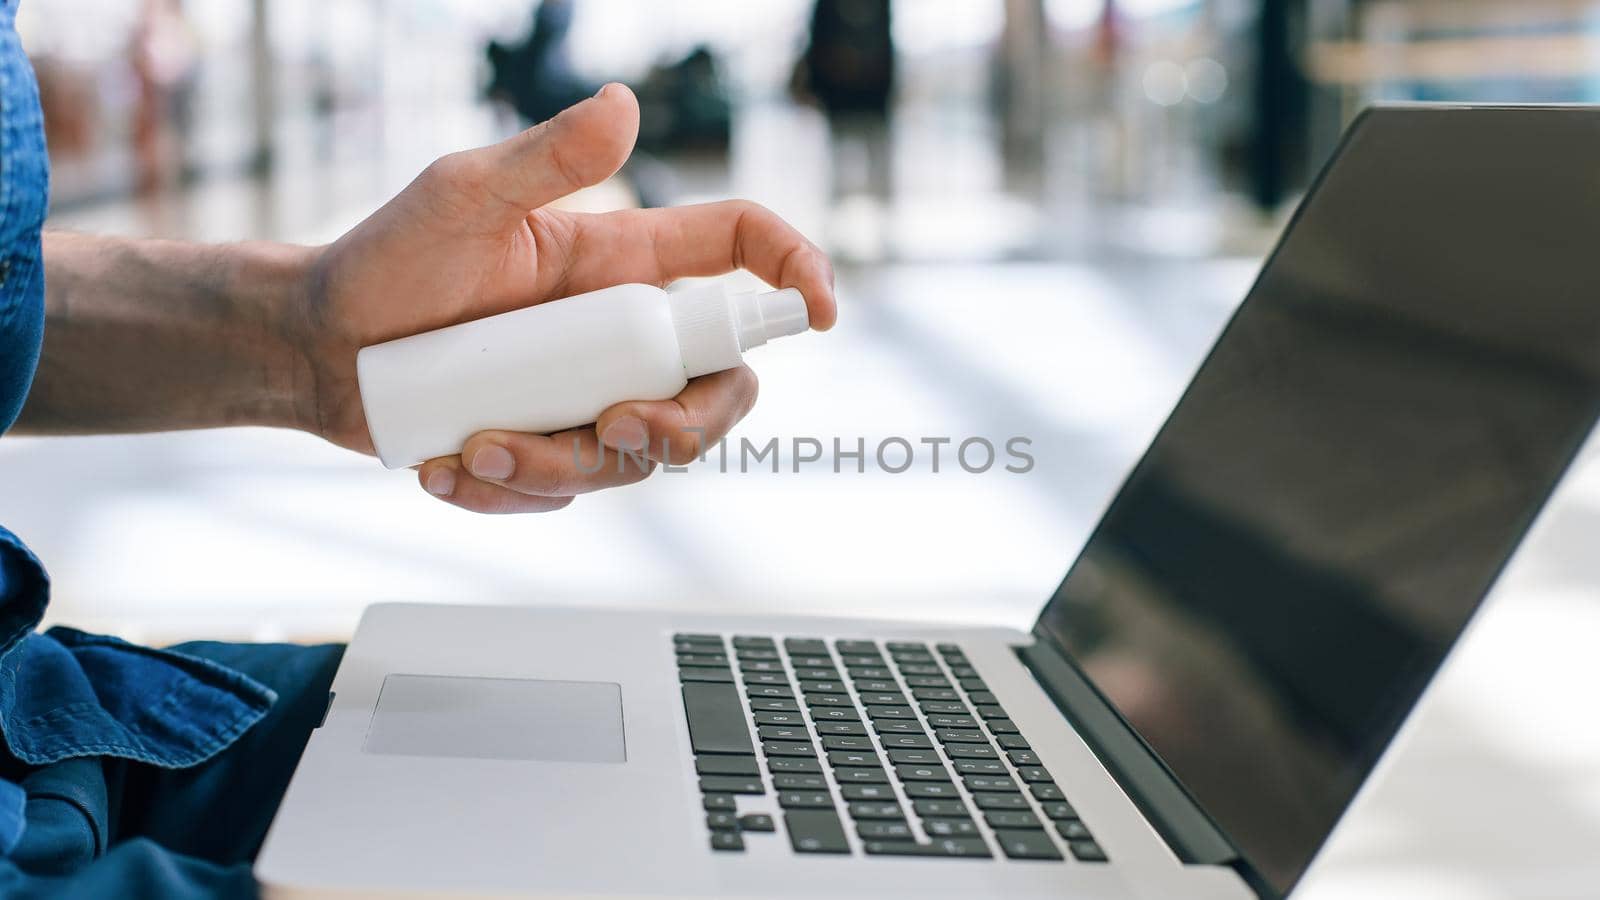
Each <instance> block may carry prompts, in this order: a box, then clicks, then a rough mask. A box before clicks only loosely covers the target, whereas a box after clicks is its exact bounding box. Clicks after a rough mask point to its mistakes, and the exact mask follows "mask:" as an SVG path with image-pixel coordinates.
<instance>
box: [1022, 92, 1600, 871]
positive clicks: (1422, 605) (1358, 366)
mask: <svg viewBox="0 0 1600 900" xmlns="http://www.w3.org/2000/svg"><path fill="white" fill-rule="evenodd" d="M1597 410H1600V115H1597V114H1596V113H1594V112H1584V111H1571V110H1565V111H1562V110H1473V111H1451V110H1425V111H1424V110H1409V111H1380V112H1378V113H1375V114H1373V115H1371V116H1369V117H1368V118H1367V119H1365V120H1364V122H1363V124H1362V125H1361V126H1359V127H1358V129H1357V131H1356V132H1355V134H1354V135H1353V136H1352V138H1351V140H1350V141H1349V143H1348V144H1347V147H1346V150H1345V152H1344V154H1343V155H1342V156H1341V157H1340V160H1339V161H1338V162H1337V163H1336V164H1335V165H1334V167H1333V169H1332V170H1331V171H1330V172H1329V173H1327V175H1326V176H1325V178H1324V181H1323V185H1322V187H1321V188H1320V189H1319V190H1318V191H1317V192H1316V193H1315V194H1314V195H1313V197H1312V198H1311V200H1310V201H1309V202H1308V204H1307V206H1306V208H1305V210H1304V211H1303V212H1302V214H1301V217H1300V220H1299V222H1298V223H1297V224H1296V225H1295V226H1294V227H1293V228H1292V229H1291V231H1290V234H1289V236H1288V237H1287V239H1286V241H1285V243H1284V244H1283V246H1282V247H1280V249H1279V251H1278V253H1277V254H1276V256H1275V257H1274V258H1273V260H1272V261H1271V262H1270V263H1269V265H1268V266H1267V268H1266V270H1265V271H1264V272H1263V275H1262V277H1261V280H1260V282H1259V283H1258V284H1257V286H1256V288H1255V290H1254V291H1253V292H1252V293H1251V296H1250V297H1249V299H1248V300H1247V301H1246V302H1245V304H1244V306H1243V307H1241V310H1240V312H1239V314H1238V316H1237V317H1236V318H1235V320H1234V322H1233V323H1232V324H1231V325H1230V326H1229V329H1228V331H1227V332H1226V333H1225V335H1224V337H1223V338H1222V340H1221V341H1220V342H1219V344H1218V345H1217V347H1216V348H1215V350H1214V351H1213V352H1212V355H1211V357H1210V359H1209V360H1208V361H1207V362H1206V364H1205V366H1204V367H1203V368H1202V369H1201V371H1200V373H1199V375H1198V376H1197V378H1196V380H1195V382H1194V384H1193V385H1192V386H1191V387H1190V389H1189V392H1188V393H1187V394H1186V395H1185V397H1184V399H1183V401H1182V403H1181V404H1180V405H1179V407H1178V408H1177V410H1176V411H1175V412H1174V413H1173V416H1172V418H1171V419H1170V420H1169V421H1168V423H1167V425H1166V427H1165V428H1164V429H1163V431H1162V432H1161V434H1160V436H1159V437H1158V438H1157V439H1156V442H1155V443H1154V445H1153V446H1152V447H1151V449H1150V451H1149V453H1148V454H1147V455H1146V456H1145V458H1144V460H1143V461H1142V462H1141V463H1140V464H1139V466H1138V468H1137V469H1136V470H1135V472H1134V474H1133V475H1132V476H1131V477H1130V479H1129V481H1128V483H1127V484H1126V485H1125V486H1124V488H1123V491H1122V493H1121V494H1120V495H1119V497H1118V499H1117V501H1116V502H1115V503H1114V505H1113V507H1112V508H1111V509H1110V511H1109V512H1108V513H1107V514H1106V516H1105V518H1104V520H1103V521H1102V522H1101V523H1100V526H1099V528H1098V529H1097V531H1096V533H1095V534H1094V536H1093V538H1092V539H1091V540H1090V543H1089V545H1088V546H1087V548H1086V549H1085V551H1084V553H1083V555H1082V556H1081V557H1080V559H1079V560H1078V562H1077V564H1076V565H1075V566H1074V567H1073V569H1072V571H1071V572H1070V573H1069V574H1068V576H1067V578H1066V580H1065V581H1064V582H1063V583H1062V585H1061V587H1060V589H1059V591H1058V592H1057V594H1056V596H1055V598H1054V599H1053V600H1052V602H1051V604H1050V606H1049V607H1048V608H1047V609H1046V610H1045V613H1044V615H1043V616H1042V617H1041V620H1040V629H1041V630H1042V631H1043V632H1045V633H1047V634H1049V635H1051V636H1053V637H1054V638H1055V639H1056V640H1057V641H1058V642H1060V643H1061V645H1062V646H1063V647H1064V648H1065V649H1066V650H1067V651H1068V654H1069V655H1070V656H1071V657H1072V658H1073V659H1074V660H1075V662H1076V663H1077V664H1078V665H1079V666H1080V667H1081V668H1082V669H1083V670H1084V671H1085V672H1086V673H1087V674H1088V675H1089V676H1090V678H1091V679H1092V680H1093V681H1094V683H1095V684H1096V686H1097V687H1098V688H1099V689H1100V691H1101V692H1102V693H1103V694H1104V695H1106V697H1108V698H1109V699H1110V700H1111V701H1112V702H1113V703H1114V704H1115V705H1116V706H1117V707H1118V709H1119V710H1120V711H1121V712H1122V714H1123V715H1124V716H1125V717H1126V718H1127V719H1128V720H1129V721H1130V723H1131V724H1132V725H1133V726H1134V727H1135V728H1136V729H1137V730H1138V732H1139V733H1140V734H1141V735H1142V736H1143V737H1144V738H1145V740H1146V741H1147V742H1149V744H1150V745H1151V746H1152V747H1153V748H1154V749H1155V750H1156V752H1157V753H1158V754H1159V755H1160V756H1161V757H1162V758H1163V759H1164V760H1165V762H1166V763H1167V764H1168V766H1170V767H1171V768H1172V770H1173V771H1174V772H1175V773H1176V774H1177V776H1178V777H1179V779H1180V780H1181V781H1182V782H1183V783H1184V785H1185V786H1186V787H1187V788H1188V789H1189V791H1190V792H1191V793H1192V794H1193V795H1194V796H1195V797H1196V799H1198V800H1199V801H1200V803H1201V805H1202V806H1203V807H1204V808H1205V809H1206V811H1207V812H1208V813H1210V815H1211V816H1212V817H1213V818H1214V819H1215V820H1216V821H1217V823H1218V824H1219V825H1220V826H1221V827H1222V829H1223V830H1224V832H1225V833H1227V835H1228V836H1229V837H1230V838H1232V839H1233V841H1234V843H1235V844H1236V845H1237V846H1238V847H1239V848H1240V849H1241V851H1243V853H1244V855H1245V856H1246V858H1247V859H1249V860H1250V861H1251V862H1252V863H1253V864H1254V865H1255V866H1256V867H1257V869H1258V870H1259V871H1260V872H1261V873H1262V874H1263V875H1264V876H1265V877H1266V879H1267V881H1268V882H1269V883H1270V884H1272V885H1273V886H1274V887H1275V888H1277V889H1279V890H1287V889H1288V888H1289V886H1290V885H1291V884H1293V882H1294V881H1295V880H1296V879H1297V878H1298V877H1299V876H1300V875H1301V874H1302V872H1303V871H1304V869H1305V866H1306V865H1307V864H1308V863H1309V862H1310V859H1311V857H1312V855H1313V854H1314V853H1315V852H1316V850H1317V848H1318V846H1320V844H1321V843H1322V841H1323V840H1324V839H1325V838H1326V836H1327V834H1328V832H1329V831H1330V829H1331V828H1332V827H1333V824H1334V822H1335V821H1336V820H1337V818H1338V816H1339V815H1340V813H1341V812H1342V811H1343V810H1344V808H1345V806H1346V805H1347V804H1348V803H1349V801H1350V799H1351V796H1352V795H1353V794H1354V792H1355V790H1356V789H1357V787H1359V786H1360V784H1361V782H1362V780H1363V779H1364V778H1365V777H1366V775H1367V773H1368V772H1369V771H1370V769H1371V766H1372V765H1373V763H1374V762H1375V761H1376V758H1377V756H1378V754H1379V753H1381V752H1382V750H1383V748H1384V747H1385V746H1386V744H1387V743H1388V741H1389V739H1390V737H1391V736H1392V734H1393V733H1394V730H1395V729H1396V728H1397V727H1398V726H1399V723H1400V721H1401V719H1403V718H1404V716H1405V715H1406V713H1407V712H1408V711H1409V709H1410V708H1411V706H1412V704H1413V703H1414V702H1415V700H1416V698H1417V695H1418V694H1419V693H1420V691H1421V690H1422V688H1423V686H1424V685H1425V684H1426V682H1427V680H1428V678H1429V677H1430V676H1431V675H1432V673H1433V672H1434V670H1435V669H1436V668H1437V666H1438V664H1439V662H1440V660H1441V658H1442V657H1443V655H1444V654H1445V652H1446V651H1447V650H1448V649H1449V647H1450V645H1451V643H1452V642H1453V641H1454V640H1455V638H1456V636H1457V635H1458V633H1459V632H1460V630H1461V628H1462V627H1463V626H1464V624H1465V623H1466V620H1467V619H1468V617H1469V616H1470V615H1471V614H1472V612H1473V610H1474V609H1475V608H1476V606H1477V604H1478V603H1479V601H1480V600H1481V598H1482V597H1483V595H1484V594H1485V592H1486V591H1487V589H1488V588H1489V586H1490V584H1491V583H1492V581H1493V579H1494V577H1495V575H1496V574H1497V572H1498V571H1499V569H1500V568H1501V566H1502V565H1503V564H1504V562H1505V561H1506V559H1507V557H1508V555H1509V554H1510V553H1511V551H1512V549H1513V548H1514V547H1515V546H1516V544H1517V542H1518V540H1519V539H1520V538H1521V536H1522V534H1523V532H1524V530H1525V529H1526V527H1527V526H1528V525H1529V523H1530V522H1531V520H1532V518H1533V516H1534V515H1535V514H1536V513H1537V511H1538V509H1539V508H1540V506H1541V505H1542V504H1543V502H1544V500H1545V499H1546V497H1547V496H1548V493H1549V491H1550V490H1551V488H1552V487H1553V486H1554V483H1555V482H1556V481H1557V480H1558V479H1559V477H1560V475H1561V474H1562V472H1563V470H1564V469H1565V467H1566V465H1567V463H1568V462H1569V460H1570V458H1571V456H1572V455H1573V454H1574V453H1575V452H1576V450H1577V448H1578V446H1579V445H1580V444H1581V443H1582V441H1583V439H1584V438H1585V436H1586V435H1587V433H1588V431H1589V429H1590V428H1591V426H1592V425H1593V423H1594V421H1595V417H1596V413H1597Z"/></svg>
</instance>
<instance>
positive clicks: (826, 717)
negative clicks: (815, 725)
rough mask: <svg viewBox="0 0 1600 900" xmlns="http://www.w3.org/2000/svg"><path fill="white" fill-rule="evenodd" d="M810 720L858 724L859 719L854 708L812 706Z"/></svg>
mask: <svg viewBox="0 0 1600 900" xmlns="http://www.w3.org/2000/svg"><path fill="white" fill-rule="evenodd" d="M811 718H813V719H815V720H816V721H817V722H819V723H821V722H860V721H861V717H860V716H858V715H856V711H855V707H843V706H813V707H811Z"/></svg>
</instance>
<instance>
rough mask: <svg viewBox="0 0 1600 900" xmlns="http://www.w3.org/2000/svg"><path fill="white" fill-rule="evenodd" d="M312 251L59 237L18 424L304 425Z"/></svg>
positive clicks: (22, 427)
mask: <svg viewBox="0 0 1600 900" xmlns="http://www.w3.org/2000/svg"><path fill="white" fill-rule="evenodd" d="M314 252H315V251H312V250H310V249H308V248H303V247H292V246H287V245H282V244H268V243H245V244H228V245H202V244H187V243H180V242H174V241H152V240H143V241H139V240H126V239H119V238H103V237H95V236H90V235H79V234H70V233H65V232H49V233H46V234H45V237H44V259H45V337H44V351H43V356H42V358H41V360H40V363H39V369H38V372H37V374H36V375H35V377H34V383H33V389H32V391H31V392H30V393H29V395H28V401H27V404H26V406H25V407H24V408H23V410H22V417H21V419H20V420H19V422H18V430H19V431H23V432H31V433H34V434H85V433H96V432H130V431H162V430H168V429H179V428H207V427H213V426H223V425H274V426H286V427H300V426H303V425H304V424H305V423H306V422H307V421H308V419H307V416H308V413H307V410H306V405H307V403H308V402H309V398H310V396H311V394H312V391H310V390H309V387H308V383H307V382H308V380H309V379H310V377H311V376H310V374H309V371H310V370H309V367H308V366H307V365H306V363H305V360H304V359H303V357H301V355H300V354H299V353H298V352H297V351H296V349H295V345H294V342H293V341H292V340H291V339H290V336H289V331H290V327H289V326H290V323H292V322H295V321H298V319H297V318H296V316H297V305H298V304H300V303H301V302H302V293H303V291H304V285H305V281H306V278H305V273H306V271H307V268H308V266H309V265H310V262H311V259H312V256H313V254H314Z"/></svg>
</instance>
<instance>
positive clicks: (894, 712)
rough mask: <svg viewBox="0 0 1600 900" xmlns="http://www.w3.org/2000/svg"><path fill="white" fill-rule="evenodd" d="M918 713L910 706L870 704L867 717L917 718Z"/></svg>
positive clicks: (875, 718)
mask: <svg viewBox="0 0 1600 900" xmlns="http://www.w3.org/2000/svg"><path fill="white" fill-rule="evenodd" d="M916 717H917V714H916V712H915V711H913V710H912V709H911V707H909V706H869V707H867V718H869V719H873V720H877V719H915V718H916Z"/></svg>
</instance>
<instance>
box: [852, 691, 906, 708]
mask: <svg viewBox="0 0 1600 900" xmlns="http://www.w3.org/2000/svg"><path fill="white" fill-rule="evenodd" d="M861 702H862V703H865V704H869V705H872V706H905V705H906V695H905V694H902V693H900V692H899V691H868V692H866V693H864V694H862V695H861Z"/></svg>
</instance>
